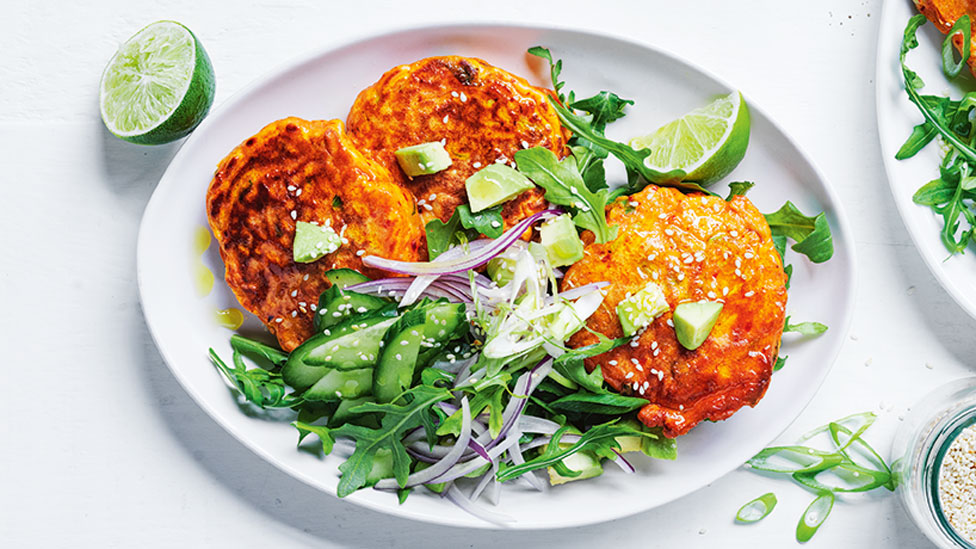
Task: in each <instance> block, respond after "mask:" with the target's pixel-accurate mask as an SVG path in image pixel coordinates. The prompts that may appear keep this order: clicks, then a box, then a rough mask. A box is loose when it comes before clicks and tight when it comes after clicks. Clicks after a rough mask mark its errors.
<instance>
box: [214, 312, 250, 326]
mask: <svg viewBox="0 0 976 549" xmlns="http://www.w3.org/2000/svg"><path fill="white" fill-rule="evenodd" d="M214 318H216V319H217V324H219V325H221V326H223V327H224V328H227V329H228V330H236V329H238V328H240V327H241V324H244V313H242V312H241V311H240V309H235V308H234V307H229V308H227V309H217V310H215V311H214Z"/></svg>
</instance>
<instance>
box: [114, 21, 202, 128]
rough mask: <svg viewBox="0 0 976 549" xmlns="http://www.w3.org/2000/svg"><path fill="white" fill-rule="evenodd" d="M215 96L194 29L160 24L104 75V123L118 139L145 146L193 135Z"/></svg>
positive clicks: (128, 45)
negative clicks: (191, 30) (189, 134)
mask: <svg viewBox="0 0 976 549" xmlns="http://www.w3.org/2000/svg"><path fill="white" fill-rule="evenodd" d="M213 98H214V73H213V66H212V65H211V64H210V58H209V57H207V52H206V51H204V49H203V46H202V45H200V41H199V40H197V38H196V36H194V35H193V33H192V32H190V29H188V28H186V27H184V26H183V25H181V24H179V23H176V22H174V21H158V22H156V23H153V24H151V25H149V26H148V27H146V28H144V29H142V30H141V31H139V32H138V33H136V35H135V36H133V37H132V38H130V39H129V40H127V41H126V42H125V43H124V44H122V46H121V47H120V48H119V51H118V52H117V53H116V54H115V56H114V57H112V59H111V61H109V62H108V66H107V67H105V72H104V73H103V74H102V83H101V92H100V102H101V111H102V121H103V122H105V127H107V128H108V130H109V131H110V132H112V133H113V134H114V135H115V136H116V137H119V138H121V139H124V140H126V141H129V142H132V143H138V144H141V145H160V144H163V143H169V142H170V141H175V140H177V139H179V138H181V137H183V136H185V135H186V134H188V133H190V132H191V131H193V128H195V127H197V124H199V123H200V122H201V121H203V118H204V117H205V116H206V115H207V111H209V110H210V105H211V104H212V103H213Z"/></svg>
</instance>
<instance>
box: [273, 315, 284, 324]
mask: <svg viewBox="0 0 976 549" xmlns="http://www.w3.org/2000/svg"><path fill="white" fill-rule="evenodd" d="M282 320H284V319H283V318H281V317H280V316H279V317H278V318H276V319H275V322H276V323H278V324H281V321H282Z"/></svg>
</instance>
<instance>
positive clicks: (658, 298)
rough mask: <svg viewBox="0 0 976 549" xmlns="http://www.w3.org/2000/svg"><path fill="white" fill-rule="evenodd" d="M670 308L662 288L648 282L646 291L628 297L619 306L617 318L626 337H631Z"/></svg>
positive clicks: (645, 287)
mask: <svg viewBox="0 0 976 549" xmlns="http://www.w3.org/2000/svg"><path fill="white" fill-rule="evenodd" d="M669 308H670V307H669V306H668V300H667V298H666V297H664V292H663V291H662V290H661V287H660V286H658V285H657V284H656V283H654V282H648V283H647V285H646V286H644V289H642V290H641V291H639V292H637V293H636V294H634V295H631V296H627V297H626V298H625V299H623V300H622V301H620V303H618V304H617V316H618V317H619V318H620V327H621V328H623V329H624V335H625V336H627V337H630V336H632V335H634V334H636V333H637V331H638V330H640V329H642V328H645V327H647V326H648V325H649V324H650V323H651V322H652V321H653V320H654V319H655V318H657V317H659V316H661V314H662V313H664V312H666V311H667V310H668V309H669Z"/></svg>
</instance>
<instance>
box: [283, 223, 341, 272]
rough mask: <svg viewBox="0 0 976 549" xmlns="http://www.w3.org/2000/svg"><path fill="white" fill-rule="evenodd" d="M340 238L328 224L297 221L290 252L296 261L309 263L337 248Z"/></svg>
mask: <svg viewBox="0 0 976 549" xmlns="http://www.w3.org/2000/svg"><path fill="white" fill-rule="evenodd" d="M341 245H342V239H341V238H339V235H338V234H336V232H335V231H334V230H333V229H332V227H331V226H329V225H316V224H314V223H307V222H305V221H299V222H297V223H295V239H294V240H293V241H292V254H293V256H294V258H295V262H296V263H311V262H313V261H317V260H318V259H320V258H321V257H322V256H324V255H326V254H331V253H332V252H334V251H336V250H338V249H339V246H341Z"/></svg>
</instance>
